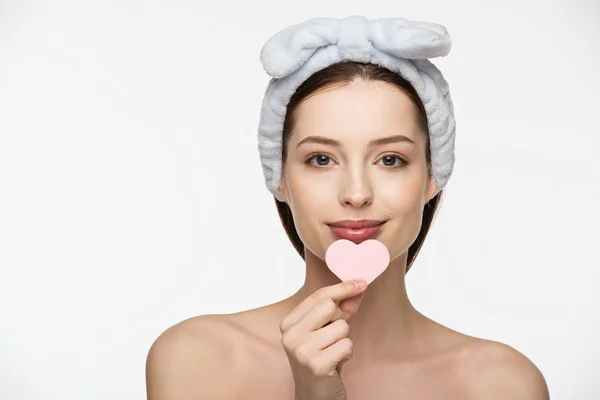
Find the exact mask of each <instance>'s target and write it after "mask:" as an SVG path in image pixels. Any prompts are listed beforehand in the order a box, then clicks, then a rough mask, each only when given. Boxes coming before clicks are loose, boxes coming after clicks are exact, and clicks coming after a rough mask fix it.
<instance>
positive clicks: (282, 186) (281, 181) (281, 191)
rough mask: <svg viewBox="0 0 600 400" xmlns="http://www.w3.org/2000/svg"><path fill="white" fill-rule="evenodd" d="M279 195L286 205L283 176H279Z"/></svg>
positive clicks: (285, 189) (285, 187)
mask: <svg viewBox="0 0 600 400" xmlns="http://www.w3.org/2000/svg"><path fill="white" fill-rule="evenodd" d="M279 194H280V195H281V197H282V198H283V200H285V202H286V203H287V201H288V200H287V196H286V194H287V184H286V182H285V174H283V173H282V174H281V179H280V181H279Z"/></svg>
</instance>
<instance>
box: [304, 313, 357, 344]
mask: <svg viewBox="0 0 600 400" xmlns="http://www.w3.org/2000/svg"><path fill="white" fill-rule="evenodd" d="M349 333H350V326H349V325H348V323H347V322H346V320H344V319H338V320H335V321H333V322H332V323H330V324H329V325H327V326H325V327H323V328H321V329H319V330H317V331H315V332H312V333H310V334H309V335H308V339H307V341H309V342H310V343H311V345H310V346H311V349H314V350H316V351H319V350H324V349H326V348H328V347H329V346H331V345H333V344H334V343H335V342H337V341H339V340H340V339H343V338H345V337H348V334H349Z"/></svg>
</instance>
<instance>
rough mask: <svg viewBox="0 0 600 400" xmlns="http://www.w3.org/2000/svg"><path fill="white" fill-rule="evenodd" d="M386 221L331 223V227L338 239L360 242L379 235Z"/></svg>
mask: <svg viewBox="0 0 600 400" xmlns="http://www.w3.org/2000/svg"><path fill="white" fill-rule="evenodd" d="M385 222H386V221H376V222H373V221H370V222H367V223H365V222H351V221H348V222H345V223H339V224H329V228H330V229H331V231H332V232H333V234H334V235H335V236H336V237H337V238H338V239H346V240H350V241H351V242H354V243H356V244H359V243H360V242H364V241H365V240H369V239H373V238H375V237H376V236H377V234H378V233H379V231H380V230H381V227H382V226H383V225H384V224H385Z"/></svg>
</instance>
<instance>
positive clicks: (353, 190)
mask: <svg viewBox="0 0 600 400" xmlns="http://www.w3.org/2000/svg"><path fill="white" fill-rule="evenodd" d="M372 202H373V190H372V188H371V183H370V181H369V179H368V176H367V175H366V174H365V173H364V171H359V172H355V173H353V174H348V177H347V179H346V180H345V182H344V183H343V184H342V189H341V190H340V203H342V205H344V206H351V207H356V208H360V207H364V206H365V205H369V204H371V203H372Z"/></svg>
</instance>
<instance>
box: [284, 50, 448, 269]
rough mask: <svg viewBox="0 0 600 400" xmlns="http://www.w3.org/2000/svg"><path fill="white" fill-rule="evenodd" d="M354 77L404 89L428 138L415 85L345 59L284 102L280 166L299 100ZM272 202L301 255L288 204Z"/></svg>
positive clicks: (433, 207) (427, 211) (415, 249)
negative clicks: (285, 106) (287, 101)
mask: <svg viewBox="0 0 600 400" xmlns="http://www.w3.org/2000/svg"><path fill="white" fill-rule="evenodd" d="M356 78H361V79H363V80H365V81H383V82H388V83H391V84H394V85H396V86H398V87H399V88H400V89H401V90H403V91H404V92H405V93H406V94H407V95H408V96H409V97H410V98H411V99H412V101H413V103H414V104H415V106H416V107H415V108H416V118H417V122H418V124H419V126H420V128H421V130H422V132H423V133H424V134H425V135H426V136H427V139H429V134H428V132H429V126H428V123H427V114H426V112H425V107H424V106H423V103H422V102H421V99H420V98H419V95H418V94H417V92H416V91H415V89H414V87H413V86H412V85H411V84H410V82H408V81H407V80H406V79H404V78H403V77H402V76H400V75H399V74H397V73H395V72H392V71H390V70H388V69H386V68H383V67H380V66H377V65H374V64H364V63H357V62H351V61H345V62H341V63H337V64H333V65H330V66H328V67H327V68H324V69H322V70H320V71H318V72H316V73H315V74H313V75H312V76H311V77H309V78H308V79H307V80H306V81H304V82H303V83H302V84H301V85H300V86H299V87H298V89H297V90H296V92H295V93H294V95H293V96H292V97H291V99H290V101H289V103H288V105H287V112H286V116H285V121H284V124H283V151H282V165H283V164H284V163H285V160H286V154H287V142H288V141H289V138H290V135H291V133H292V129H293V126H294V122H295V114H294V111H295V110H296V108H297V107H298V105H299V104H300V102H301V101H302V100H304V99H306V98H307V97H309V96H310V95H311V94H314V93H315V92H317V91H318V90H319V89H323V88H325V87H332V86H336V85H343V84H347V83H350V82H351V81H353V80H354V79H356ZM426 148H427V150H426V159H427V163H428V164H429V168H430V173H431V151H430V149H429V140H428V141H427V146H426ZM441 195H442V191H440V192H439V193H438V194H437V195H436V196H434V197H433V198H432V199H431V200H430V201H429V202H428V203H427V204H426V205H425V207H424V209H423V218H422V220H421V229H420V231H419V235H418V236H417V238H416V240H415V241H414V242H413V244H412V245H411V246H410V247H409V249H408V260H407V263H406V272H408V270H409V269H410V267H411V266H412V264H413V262H414V260H415V258H416V256H417V254H418V253H419V250H420V249H421V246H422V245H423V242H424V241H425V237H426V236H427V233H428V232H429V228H430V226H431V223H432V222H433V219H434V217H435V215H436V212H437V210H438V208H439V205H440V201H441V197H442V196H441ZM275 204H276V205H277V212H278V213H279V218H280V219H281V222H282V224H283V227H284V229H285V232H286V233H287V235H288V238H289V239H290V241H291V242H292V244H293V245H294V248H295V249H296V251H297V252H298V254H300V256H301V257H302V258H304V256H305V255H304V244H303V243H302V240H300V237H299V236H298V232H297V231H296V227H295V226H294V219H293V217H292V212H291V210H290V208H289V206H288V205H287V203H285V202H281V201H279V200H277V199H275Z"/></svg>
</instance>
